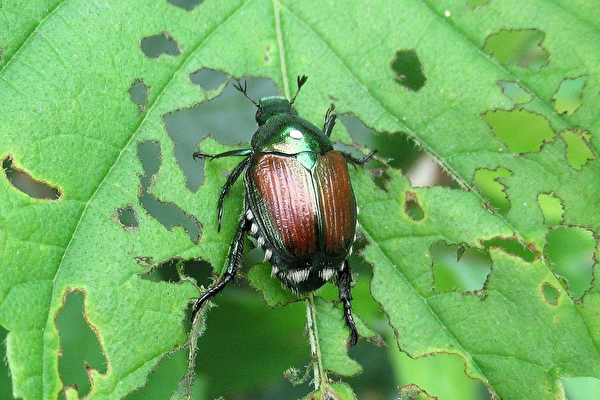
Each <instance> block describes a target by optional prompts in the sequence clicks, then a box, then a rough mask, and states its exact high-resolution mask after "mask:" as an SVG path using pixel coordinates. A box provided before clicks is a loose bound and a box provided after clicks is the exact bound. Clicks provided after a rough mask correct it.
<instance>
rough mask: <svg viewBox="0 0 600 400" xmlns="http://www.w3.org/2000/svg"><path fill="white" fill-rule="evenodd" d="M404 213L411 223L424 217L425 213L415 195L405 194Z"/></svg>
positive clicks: (412, 193)
mask: <svg viewBox="0 0 600 400" xmlns="http://www.w3.org/2000/svg"><path fill="white" fill-rule="evenodd" d="M404 212H405V213H406V215H408V216H409V217H410V219H412V220H413V221H421V220H422V219H423V218H424V217H425V212H424V211H423V208H421V205H420V204H419V202H418V199H417V194H416V193H414V192H406V198H405V200H404Z"/></svg>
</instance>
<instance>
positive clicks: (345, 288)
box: [337, 260, 358, 346]
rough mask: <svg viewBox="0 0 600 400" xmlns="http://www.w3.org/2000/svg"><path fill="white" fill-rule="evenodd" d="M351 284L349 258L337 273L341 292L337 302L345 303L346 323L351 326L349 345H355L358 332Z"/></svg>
mask: <svg viewBox="0 0 600 400" xmlns="http://www.w3.org/2000/svg"><path fill="white" fill-rule="evenodd" d="M351 284H352V273H351V272H350V263H349V262H348V260H345V261H344V268H343V269H342V270H341V271H338V274H337V286H338V290H339V292H340V298H339V300H338V301H337V302H338V303H342V304H343V305H344V316H345V318H346V325H348V328H350V340H349V341H348V345H350V346H354V345H355V344H356V342H357V341H358V332H357V331H356V323H355V322H354V317H352V303H351V302H350V301H351V300H352V293H351Z"/></svg>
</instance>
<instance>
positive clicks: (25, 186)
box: [2, 156, 62, 200]
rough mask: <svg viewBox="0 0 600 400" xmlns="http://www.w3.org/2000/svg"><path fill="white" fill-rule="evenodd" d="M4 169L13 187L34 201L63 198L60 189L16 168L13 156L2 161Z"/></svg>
mask: <svg viewBox="0 0 600 400" xmlns="http://www.w3.org/2000/svg"><path fill="white" fill-rule="evenodd" d="M2 169H3V170H4V175H5V176H6V178H7V179H8V181H9V182H10V183H11V185H13V186H14V187H15V188H16V189H18V190H20V191H21V192H23V193H25V194H27V195H29V196H31V197H33V198H34V199H46V200H59V199H60V198H61V196H62V193H61V191H60V189H59V188H57V187H55V186H51V185H49V184H47V183H46V182H43V181H38V180H37V179H35V178H34V177H32V176H31V175H30V174H29V173H27V172H25V171H23V170H21V169H19V168H17V167H15V165H14V162H13V159H12V158H11V156H8V157H6V158H5V159H4V160H2Z"/></svg>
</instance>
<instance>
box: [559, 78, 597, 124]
mask: <svg viewBox="0 0 600 400" xmlns="http://www.w3.org/2000/svg"><path fill="white" fill-rule="evenodd" d="M587 79H588V77H587V76H580V77H578V78H574V79H565V80H563V81H562V83H561V84H560V86H559V87H558V90H557V91H556V93H555V94H554V96H552V101H553V102H554V109H555V110H556V112H557V113H559V114H565V113H566V114H567V115H573V113H574V112H575V111H577V109H578V108H579V107H580V106H581V104H582V103H583V88H584V86H585V83H586V82H587Z"/></svg>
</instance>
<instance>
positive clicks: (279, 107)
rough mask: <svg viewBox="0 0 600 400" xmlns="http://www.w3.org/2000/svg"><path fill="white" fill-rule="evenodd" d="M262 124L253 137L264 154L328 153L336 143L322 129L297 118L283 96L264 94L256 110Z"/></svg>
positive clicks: (252, 142)
mask: <svg viewBox="0 0 600 400" xmlns="http://www.w3.org/2000/svg"><path fill="white" fill-rule="evenodd" d="M256 122H257V123H258V125H259V127H258V129H257V131H256V133H255V134H254V136H253V137H252V141H251V144H252V148H253V149H254V150H255V151H259V152H262V153H282V154H290V155H294V154H299V153H302V152H307V151H308V152H314V153H317V154H325V153H327V152H328V151H330V150H333V145H332V144H331V141H330V140H329V138H328V137H327V136H326V135H325V134H324V133H323V131H322V130H320V129H319V128H317V127H316V126H315V125H313V124H311V123H310V122H308V121H306V120H304V119H302V118H300V117H298V113H297V112H296V110H294V109H293V108H292V106H291V105H290V102H289V101H288V100H286V99H285V98H283V97H265V98H263V99H261V100H260V103H259V106H258V111H257V112H256Z"/></svg>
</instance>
